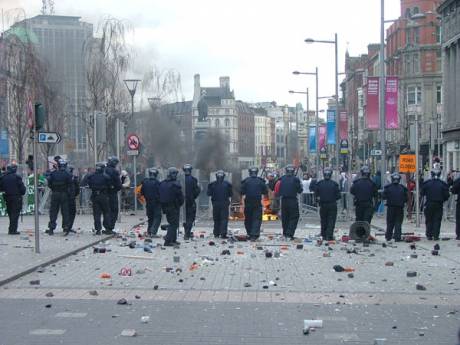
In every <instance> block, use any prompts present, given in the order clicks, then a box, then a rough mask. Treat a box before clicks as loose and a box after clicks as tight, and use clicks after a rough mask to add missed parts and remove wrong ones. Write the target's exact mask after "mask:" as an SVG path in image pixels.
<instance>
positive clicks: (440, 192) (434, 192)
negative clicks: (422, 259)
mask: <svg viewBox="0 0 460 345" xmlns="http://www.w3.org/2000/svg"><path fill="white" fill-rule="evenodd" d="M440 177H441V170H438V169H433V170H432V171H431V179H429V180H427V181H425V182H424V183H423V185H422V193H421V194H422V196H423V197H425V205H424V214H425V226H426V233H425V234H426V238H427V239H428V240H429V241H432V240H433V239H434V240H435V241H438V240H439V234H440V232H441V222H442V213H443V204H444V202H445V201H447V200H448V199H449V196H450V194H449V186H448V185H447V183H445V182H444V181H442V180H441V179H440Z"/></svg>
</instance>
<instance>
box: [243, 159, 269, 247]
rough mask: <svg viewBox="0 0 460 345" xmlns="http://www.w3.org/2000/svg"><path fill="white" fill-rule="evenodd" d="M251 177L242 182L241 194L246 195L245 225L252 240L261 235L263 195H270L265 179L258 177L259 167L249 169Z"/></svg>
mask: <svg viewBox="0 0 460 345" xmlns="http://www.w3.org/2000/svg"><path fill="white" fill-rule="evenodd" d="M248 172H249V177H247V178H245V179H244V180H243V181H242V182H241V195H244V227H245V228H246V233H247V235H248V237H249V240H250V241H256V240H257V239H258V238H259V236H260V226H261V225H262V203H261V199H262V195H268V188H267V185H266V184H265V181H264V180H263V179H262V178H260V177H258V174H259V169H258V168H256V167H252V168H249V169H248Z"/></svg>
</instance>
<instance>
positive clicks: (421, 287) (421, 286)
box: [415, 284, 426, 291]
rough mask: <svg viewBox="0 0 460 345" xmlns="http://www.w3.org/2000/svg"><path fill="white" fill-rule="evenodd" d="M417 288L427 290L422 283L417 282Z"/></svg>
mask: <svg viewBox="0 0 460 345" xmlns="http://www.w3.org/2000/svg"><path fill="white" fill-rule="evenodd" d="M415 288H416V289H417V290H419V291H425V290H426V287H425V286H424V285H422V284H416V285H415Z"/></svg>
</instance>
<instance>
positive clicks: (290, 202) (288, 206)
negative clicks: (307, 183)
mask: <svg viewBox="0 0 460 345" xmlns="http://www.w3.org/2000/svg"><path fill="white" fill-rule="evenodd" d="M294 174H295V168H294V166H293V165H288V166H286V175H284V176H283V177H281V179H280V185H279V192H278V196H279V197H280V198H281V224H282V227H283V236H284V237H285V238H286V239H287V238H290V239H293V238H294V234H295V230H296V229H297V223H298V222H299V217H300V214H299V202H298V200H297V194H300V193H302V190H303V189H302V183H301V182H300V180H299V178H298V177H297V176H294Z"/></svg>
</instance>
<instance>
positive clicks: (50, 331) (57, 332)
mask: <svg viewBox="0 0 460 345" xmlns="http://www.w3.org/2000/svg"><path fill="white" fill-rule="evenodd" d="M65 332H66V330H65V329H34V330H32V331H30V332H29V334H30V335H63V334H64V333H65Z"/></svg>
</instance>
